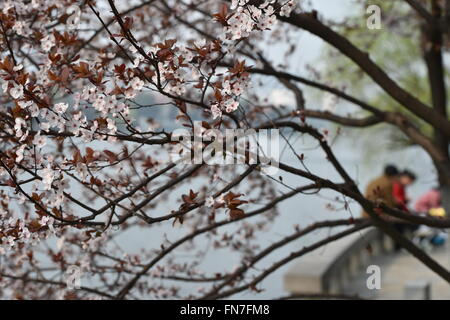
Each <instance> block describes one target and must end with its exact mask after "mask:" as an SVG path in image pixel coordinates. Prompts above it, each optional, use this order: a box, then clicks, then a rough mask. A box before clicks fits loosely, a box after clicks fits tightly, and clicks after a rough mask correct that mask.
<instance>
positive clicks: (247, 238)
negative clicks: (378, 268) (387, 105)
mask: <svg viewBox="0 0 450 320" xmlns="http://www.w3.org/2000/svg"><path fill="white" fill-rule="evenodd" d="M402 2H404V5H405V6H407V7H406V8H407V9H408V15H411V16H412V17H409V18H410V19H416V21H418V22H419V23H420V24H423V28H424V31H423V33H424V36H425V37H428V38H427V39H428V40H427V42H426V43H427V45H426V46H425V48H426V51H425V58H426V62H427V63H426V65H427V67H428V73H429V79H430V84H431V85H430V88H431V91H432V97H433V99H432V101H431V103H426V102H422V101H421V100H419V99H418V98H416V97H415V96H414V92H408V91H406V90H405V89H403V88H402V86H401V85H400V84H398V82H397V81H396V80H394V79H393V78H391V77H390V76H389V74H388V73H387V72H386V71H384V70H383V69H382V68H381V67H379V66H378V65H377V64H376V63H375V62H374V61H373V60H372V59H371V58H370V56H369V55H368V54H367V53H365V52H363V51H362V50H361V49H360V48H358V47H357V46H355V45H353V44H352V43H351V42H350V41H349V40H348V39H346V38H345V37H343V36H342V35H340V34H339V33H338V32H336V31H334V30H333V28H332V27H331V26H328V23H327V22H325V21H323V20H322V19H321V17H320V14H319V13H317V12H315V11H310V10H309V9H308V5H307V3H306V2H303V1H295V0H271V1H262V0H233V1H219V0H147V1H145V0H136V1H123V2H122V1H117V0H116V1H114V0H58V1H55V0H20V1H9V0H5V1H1V2H0V43H1V55H0V79H1V88H2V91H1V95H0V99H1V107H0V115H1V118H0V119H1V122H0V129H1V149H0V183H1V189H0V195H1V198H0V200H1V207H0V296H1V297H2V298H16V299H44V298H50V299H57V298H65V299H98V298H101V299H134V298H146V299H149V298H150V299H152V298H190V299H219V298H226V297H231V296H235V295H236V294H238V293H241V292H245V291H252V292H255V293H258V292H260V291H261V290H263V289H264V287H262V286H261V282H262V281H263V280H264V279H266V278H267V277H269V276H271V275H272V274H273V273H274V272H276V271H277V270H279V269H280V268H282V267H283V266H285V265H286V264H288V263H289V262H291V261H293V260H294V259H297V258H300V259H301V256H303V255H305V254H308V253H309V252H311V251H312V250H314V249H316V248H319V247H321V246H323V245H326V244H327V243H330V242H333V241H335V240H338V239H340V238H342V237H345V236H347V235H349V234H351V233H353V232H357V231H359V230H362V229H364V228H367V227H369V226H372V225H374V226H376V227H377V228H379V229H380V230H382V231H383V232H385V233H386V234H388V235H389V236H390V237H392V238H393V239H394V240H395V241H397V242H399V243H400V244H401V245H402V246H403V247H404V248H405V249H406V250H408V251H409V252H410V253H411V254H413V255H414V256H415V257H417V258H418V259H419V260H420V261H421V262H422V263H424V264H425V265H427V266H428V267H429V268H430V269H432V270H433V271H434V272H436V273H437V274H439V275H440V276H441V277H442V278H444V279H445V280H446V281H449V282H450V273H449V271H448V270H446V269H445V268H444V267H443V266H441V265H440V264H438V263H437V262H436V261H434V260H433V259H432V258H431V257H430V256H429V255H428V254H427V253H425V252H423V251H422V250H420V249H419V248H417V247H416V246H415V245H414V244H413V243H412V242H411V241H409V240H408V239H407V238H405V237H404V236H402V235H401V234H399V233H397V232H396V231H395V230H394V229H393V228H392V226H391V224H390V219H401V220H404V221H407V222H409V223H413V224H423V225H427V226H432V227H438V228H449V227H450V220H448V219H437V218H429V217H422V216H414V215H410V214H406V213H405V212H403V211H400V210H397V209H395V208H391V207H388V206H386V205H385V204H383V203H382V202H380V203H375V202H372V201H369V200H368V199H366V198H365V197H364V196H363V193H362V192H361V190H360V186H358V185H357V184H356V183H355V180H354V177H352V175H351V174H349V173H348V171H347V169H346V168H345V166H344V165H342V164H341V162H340V160H339V155H337V154H335V153H334V152H333V149H332V144H331V139H332V138H331V137H330V135H331V134H330V132H329V131H328V130H324V129H323V128H321V127H317V126H316V125H315V123H316V122H314V121H312V119H320V120H322V121H324V122H329V123H335V124H338V125H340V126H343V127H348V128H355V127H357V128H361V127H368V126H373V125H376V124H379V123H385V124H387V125H390V126H393V127H395V128H396V130H399V131H401V132H402V133H403V134H404V135H405V136H406V137H407V138H409V139H410V140H411V141H413V142H414V143H415V144H418V145H419V146H421V147H422V148H423V149H424V150H425V151H426V152H427V153H428V154H429V155H430V157H431V158H432V159H433V162H434V164H435V165H436V169H437V171H438V173H439V181H440V183H441V185H442V187H443V190H448V188H449V186H450V160H449V152H448V141H449V137H450V122H449V120H448V115H447V107H446V106H447V104H446V95H445V81H444V76H443V74H444V67H443V59H442V56H443V51H444V46H443V39H444V38H446V37H447V35H448V23H449V21H450V19H449V16H450V15H449V13H450V1H431V3H432V7H430V8H428V1H414V0H405V1H402ZM305 31H307V32H309V33H311V34H313V35H314V36H316V37H319V38H321V39H322V40H324V41H325V42H326V43H327V44H328V45H330V46H332V47H334V48H335V49H337V50H338V52H339V54H340V55H343V56H345V57H347V58H349V59H350V60H351V62H352V63H353V64H355V65H356V66H357V67H358V68H360V69H361V70H362V72H363V73H364V74H365V75H367V76H368V77H369V78H370V79H371V80H372V81H373V82H374V83H376V84H377V85H378V86H379V87H380V88H381V89H382V90H383V92H384V93H386V94H387V95H389V96H390V97H391V98H392V99H394V100H395V101H396V102H397V103H398V104H399V105H400V106H401V108H402V109H401V110H399V111H395V112H393V111H386V110H383V109H382V108H379V107H377V106H376V105H372V104H371V103H370V102H367V101H364V100H361V99H359V98H358V97H356V96H354V95H350V94H348V93H346V92H345V91H344V90H341V89H337V88H336V87H332V86H330V85H328V84H326V83H323V82H321V81H320V80H317V79H314V78H313V77H311V78H310V79H309V78H304V77H302V76H299V75H296V74H294V73H292V72H291V70H290V68H289V65H281V66H280V65H274V64H273V63H271V60H270V59H269V58H268V57H267V55H268V52H269V51H270V47H271V46H272V45H274V44H277V43H285V44H287V45H288V47H289V48H288V49H287V50H286V53H285V54H286V57H289V56H292V55H293V54H294V53H295V50H296V43H297V39H298V36H299V33H301V32H305ZM286 59H287V58H286ZM273 80H276V81H278V82H279V83H281V84H282V85H283V86H285V87H286V89H287V90H289V91H290V92H292V94H293V95H294V96H295V105H294V106H285V105H283V104H281V105H280V104H277V102H276V101H273V99H270V98H267V97H264V96H263V95H261V92H262V91H264V90H267V88H268V86H270V83H271V82H270V81H273ZM305 87H313V88H315V89H318V90H320V92H321V93H322V94H323V95H324V96H326V97H327V98H326V101H327V108H326V110H318V109H314V108H312V107H311V106H308V102H307V101H306V100H305V97H304V94H303V90H304V88H305ZM337 97H338V98H340V99H342V100H344V101H346V102H348V103H350V104H353V105H355V106H357V107H358V108H361V110H363V111H364V112H365V113H366V114H367V115H366V116H364V117H361V118H359V117H355V116H348V115H342V114H339V113H338V112H336V113H333V112H332V110H333V108H332V107H330V105H333V104H335V100H336V98H337ZM153 111H155V112H154V113H149V112H153ZM149 114H152V116H150V115H149ZM410 117H413V118H414V119H420V121H422V122H423V123H425V124H426V126H427V127H428V128H431V131H432V133H431V134H429V133H428V132H427V131H426V130H422V129H421V128H419V127H417V126H416V125H415V123H414V121H413V120H411V119H410ZM167 123H169V124H170V126H167V125H166V124H167ZM196 123H197V124H198V123H200V127H201V130H200V131H202V132H203V131H208V130H218V131H219V132H221V131H222V132H223V131H225V130H226V129H253V130H265V129H276V130H279V131H280V132H281V134H280V136H281V139H282V142H283V144H284V145H286V148H287V150H288V151H289V152H290V153H291V155H294V157H295V162H292V163H291V162H287V161H285V159H284V158H283V157H281V158H280V159H279V164H278V167H279V170H280V171H281V172H283V173H287V174H290V175H292V176H294V177H295V181H296V182H295V185H290V184H287V183H285V182H283V180H282V179H281V178H278V177H277V176H270V175H267V174H264V172H263V171H264V170H263V166H262V164H261V163H260V162H257V163H244V164H242V165H228V166H221V165H211V164H206V163H205V162H200V163H196V162H192V161H178V160H177V159H179V158H180V155H184V152H185V151H186V146H185V145H183V142H182V141H180V140H179V139H174V131H175V128H184V129H185V130H187V131H188V132H190V133H191V134H192V136H193V137H194V136H195V135H196V132H195V124H196ZM295 136H303V137H309V138H310V139H311V140H312V141H315V145H316V146H317V148H319V149H321V150H322V152H323V153H324V155H325V157H324V159H323V161H324V164H326V165H329V166H331V167H332V168H334V170H335V171H336V173H337V174H338V175H339V179H337V180H332V179H330V178H329V177H327V176H324V175H323V174H321V172H313V171H311V170H310V169H309V168H308V160H307V155H305V154H303V153H299V152H297V150H296V148H295V147H294V145H293V144H292V139H294V138H295ZM209 143H211V141H209V142H208V141H202V142H200V146H199V147H200V148H201V149H203V148H206V147H207V146H208V144H209ZM241 147H242V148H244V149H246V148H248V145H246V144H244V145H243V146H241ZM245 151H246V152H245V153H244V155H245V158H246V159H248V158H249V157H250V155H249V152H248V150H245ZM227 156H231V157H233V155H232V154H231V155H230V154H227ZM185 160H186V158H185ZM187 160H189V158H188V159H187ZM282 188H283V189H282ZM286 190H287V191H286ZM323 190H331V191H332V192H334V193H335V194H336V195H338V196H339V197H340V199H343V200H342V202H343V204H344V209H348V203H349V202H355V203H358V204H359V205H360V206H361V207H363V208H364V210H365V211H367V212H368V213H369V215H370V217H371V218H370V219H368V220H361V219H358V218H354V217H353V215H351V214H350V212H349V213H348V215H347V217H348V218H346V219H341V220H336V219H333V218H332V215H331V214H330V219H327V220H322V221H318V222H315V223H313V224H311V225H309V226H308V225H304V223H303V222H302V221H299V226H293V228H292V232H291V233H290V234H287V235H284V236H283V237H282V238H281V239H279V240H276V241H274V242H273V243H272V244H271V245H269V246H261V245H259V242H258V239H259V236H260V234H261V233H263V232H264V231H265V230H266V229H267V227H268V226H270V225H271V224H272V223H273V221H275V220H276V219H279V218H280V212H279V210H278V209H277V208H278V206H279V204H280V203H282V202H284V201H286V200H288V199H292V198H294V197H297V196H298V195H301V194H303V195H309V196H313V195H314V194H318V193H320V192H322V191H323ZM380 213H383V215H380ZM386 217H388V218H386ZM344 227H345V228H344ZM158 228H166V229H167V228H169V229H170V230H172V231H173V230H175V231H174V232H171V233H170V235H165V234H162V233H158V231H157V230H158ZM330 228H334V229H335V228H337V229H336V230H337V231H336V232H333V233H332V235H331V236H328V237H325V238H323V239H320V240H319V241H316V242H314V243H312V244H310V245H308V246H305V247H303V248H302V249H300V250H297V251H293V252H291V253H290V254H288V255H286V256H285V257H282V258H280V259H276V261H273V260H270V256H271V254H273V253H274V252H276V251H278V250H280V249H281V248H283V247H285V246H286V245H287V244H289V243H292V242H293V241H295V240H298V239H300V238H302V237H305V236H307V235H309V234H311V233H313V232H315V231H316V230H319V229H330ZM140 230H148V231H149V232H150V233H152V232H154V233H155V234H157V235H158V236H157V237H155V238H152V239H151V241H150V240H149V241H148V242H149V243H145V245H144V248H145V249H143V250H142V251H140V252H137V253H136V252H133V250H132V248H131V247H130V245H129V244H130V243H132V240H129V241H127V239H132V238H133V235H134V234H135V233H137V232H140ZM224 230H226V231H224ZM199 239H201V240H199ZM206 242H207V243H208V245H207V246H205V245H204V244H205V243H206ZM127 244H128V245H127ZM222 248H227V249H229V250H231V251H233V252H236V253H237V255H238V257H239V264H238V266H236V267H235V266H233V264H230V263H228V262H227V261H223V262H221V266H222V267H223V270H221V271H219V272H216V271H214V272H211V271H210V270H205V269H202V264H201V262H202V259H203V258H204V256H205V255H206V254H207V251H208V250H215V249H222ZM179 252H189V259H185V258H182V257H181V256H180V255H179ZM264 261H265V263H262V262H264ZM267 261H270V262H269V263H267ZM74 266H75V267H76V268H78V269H77V270H79V271H80V272H81V273H83V274H84V276H83V282H82V284H81V285H80V286H79V287H77V288H75V289H74V288H71V287H70V285H69V286H68V283H69V282H70V281H68V280H70V279H68V274H67V271H68V270H69V268H71V267H74ZM69 278H70V275H69ZM186 283H188V284H194V285H197V284H199V285H200V287H197V288H195V286H191V287H189V288H193V289H192V290H185V289H183V288H185V284H186ZM274 298H276V297H274Z"/></svg>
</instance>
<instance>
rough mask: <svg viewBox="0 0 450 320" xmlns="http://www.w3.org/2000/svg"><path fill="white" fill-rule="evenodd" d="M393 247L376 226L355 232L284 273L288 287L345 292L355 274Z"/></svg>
mask: <svg viewBox="0 0 450 320" xmlns="http://www.w3.org/2000/svg"><path fill="white" fill-rule="evenodd" d="M393 249H394V245H393V242H392V240H391V239H390V238H388V237H387V236H385V235H383V234H382V233H380V232H379V231H378V230H377V229H375V228H371V229H367V230H364V231H361V232H357V233H354V234H352V235H349V236H347V237H345V238H342V239H340V240H338V241H335V242H332V243H330V244H328V245H326V246H325V247H322V248H319V249H316V250H315V251H313V252H311V253H309V254H307V255H305V256H304V257H301V258H300V259H299V261H298V262H297V263H295V264H294V265H293V266H292V267H291V268H290V269H289V270H288V272H287V273H286V275H285V276H284V287H285V289H286V290H287V291H288V292H290V293H292V294H296V293H297V294H300V293H308V294H344V293H346V292H345V288H346V286H347V284H348V283H349V282H350V281H351V279H352V277H353V276H356V275H358V274H360V273H361V272H362V271H365V270H366V269H367V267H368V266H369V265H370V264H371V261H373V260H374V259H375V258H376V257H379V256H381V255H384V254H387V253H391V252H392V251H393Z"/></svg>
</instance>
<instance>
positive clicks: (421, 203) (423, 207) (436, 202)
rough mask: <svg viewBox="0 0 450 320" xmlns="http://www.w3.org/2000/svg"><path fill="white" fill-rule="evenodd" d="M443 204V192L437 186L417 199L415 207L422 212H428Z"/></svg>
mask: <svg viewBox="0 0 450 320" xmlns="http://www.w3.org/2000/svg"><path fill="white" fill-rule="evenodd" d="M441 206H442V204H441V193H440V191H439V190H438V189H437V188H434V189H431V190H430V191H428V192H427V193H425V194H424V195H422V196H421V197H420V198H419V199H418V200H417V202H416V205H415V207H414V209H415V210H416V211H417V212H420V213H428V211H430V210H431V209H436V208H440V207H441Z"/></svg>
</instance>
